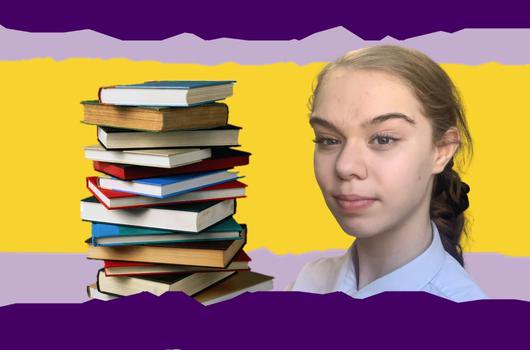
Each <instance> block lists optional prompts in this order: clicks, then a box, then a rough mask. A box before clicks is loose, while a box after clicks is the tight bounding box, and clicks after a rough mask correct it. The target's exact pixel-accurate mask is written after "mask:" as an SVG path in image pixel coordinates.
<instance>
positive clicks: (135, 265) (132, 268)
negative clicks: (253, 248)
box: [103, 249, 251, 276]
mask: <svg viewBox="0 0 530 350" xmlns="http://www.w3.org/2000/svg"><path fill="white" fill-rule="evenodd" d="M250 261H251V259H250V257H249V256H248V255H247V254H246V253H245V251H244V250H243V249H241V250H240V251H239V252H238V253H237V254H236V255H235V256H234V258H233V259H232V261H230V263H229V264H228V265H227V266H226V267H225V268H220V267H205V266H190V265H171V264H153V263H144V262H137V261H117V260H105V261H104V263H103V265H104V270H105V274H106V275H107V276H136V275H154V274H163V273H191V272H208V271H241V270H250V267H249V262H250Z"/></svg>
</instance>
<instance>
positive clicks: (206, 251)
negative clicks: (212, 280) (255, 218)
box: [87, 225, 247, 268]
mask: <svg viewBox="0 0 530 350" xmlns="http://www.w3.org/2000/svg"><path fill="white" fill-rule="evenodd" d="M242 226H243V228H244V229H243V231H242V232H241V237H242V238H243V239H238V240H231V241H213V242H185V243H184V242H182V243H168V244H159V245H130V246H120V247H103V246H97V247H95V246H93V245H91V244H89V246H88V250H87V257H88V258H90V259H98V260H120V261H138V262H148V263H159V264H175V265H194V266H208V267H222V268H225V267H226V266H227V265H228V264H229V263H230V261H231V260H232V258H233V257H234V256H235V255H236V253H237V252H238V251H239V250H240V249H241V248H242V247H243V246H244V245H245V243H246V237H247V235H246V226H245V225H242ZM87 242H90V239H88V240H87Z"/></svg>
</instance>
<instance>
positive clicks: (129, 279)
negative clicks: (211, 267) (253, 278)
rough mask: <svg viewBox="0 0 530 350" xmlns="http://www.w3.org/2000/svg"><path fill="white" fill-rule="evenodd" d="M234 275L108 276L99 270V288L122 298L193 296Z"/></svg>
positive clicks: (212, 273)
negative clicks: (170, 294)
mask: <svg viewBox="0 0 530 350" xmlns="http://www.w3.org/2000/svg"><path fill="white" fill-rule="evenodd" d="M234 273H235V271H211V272H195V273H186V274H182V273H179V274H166V275H153V276H106V275H105V272H104V271H103V270H99V273H98V281H97V286H98V290H99V291H101V292H104V293H111V294H115V295H121V296H126V295H133V294H137V293H141V292H150V293H152V294H154V295H159V296H160V295H162V294H163V293H165V292H170V291H173V292H174V291H179V292H183V293H186V294H188V295H193V294H196V293H198V292H200V291H201V290H203V289H205V288H207V287H209V286H211V285H212V284H214V283H216V282H219V281H221V280H223V279H225V278H227V277H228V276H230V275H233V274H234Z"/></svg>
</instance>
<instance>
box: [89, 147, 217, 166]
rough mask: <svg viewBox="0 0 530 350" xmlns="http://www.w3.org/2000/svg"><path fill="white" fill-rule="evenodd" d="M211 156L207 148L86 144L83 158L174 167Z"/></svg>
mask: <svg viewBox="0 0 530 350" xmlns="http://www.w3.org/2000/svg"><path fill="white" fill-rule="evenodd" d="M211 156H212V152H211V149H209V148H202V149H200V148H169V149H146V150H124V151H111V150H106V149H105V148H104V147H102V146H100V145H93V146H86V147H85V158H86V159H90V160H97V161H101V162H109V163H120V164H132V165H142V166H151V167H156V168H176V167H178V166H181V165H186V164H192V163H197V162H200V161H201V160H203V159H206V158H210V157H211Z"/></svg>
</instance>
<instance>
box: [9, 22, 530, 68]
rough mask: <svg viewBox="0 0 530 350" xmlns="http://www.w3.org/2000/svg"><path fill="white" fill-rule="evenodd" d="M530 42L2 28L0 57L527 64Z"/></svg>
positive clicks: (472, 35)
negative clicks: (386, 53) (122, 34)
mask: <svg viewBox="0 0 530 350" xmlns="http://www.w3.org/2000/svg"><path fill="white" fill-rule="evenodd" d="M529 42H530V29H465V30H461V31H459V32H456V33H445V32H437V33H432V34H428V35H424V36H419V37H416V38H411V39H408V40H404V41H399V40H396V39H394V38H391V37H386V38H384V39H383V40H381V41H365V40H362V39H360V38H359V37H357V36H356V35H355V34H353V33H351V32H349V31H348V30H346V29H345V28H343V27H336V28H333V29H330V30H326V31H323V32H320V33H316V34H313V35H311V36H309V37H306V38H304V39H303V40H290V41H266V40H263V41H246V40H235V39H217V40H203V39H201V38H199V37H197V36H195V35H193V34H181V35H178V36H175V37H173V38H169V39H166V40H163V41H122V40H118V39H114V38H112V37H108V36H106V35H103V34H100V33H97V32H93V31H90V30H82V31H75V32H68V33H27V32H21V31H16V30H10V29H6V28H4V27H2V26H0V60H8V61H12V60H22V59H32V58H36V57H51V58H53V59H55V60H64V59H67V58H72V57H87V58H102V59H109V58H128V59H131V60H135V61H140V60H142V61H143V60H155V61H160V62H175V63H196V64H204V65H215V64H220V63H224V62H237V63H239V64H245V65H258V64H270V63H276V62H295V63H297V64H300V65H304V64H308V63H311V62H325V61H331V60H333V59H335V58H337V57H338V56H340V55H342V54H343V53H344V52H346V51H349V50H352V49H356V48H360V47H365V46H370V45H376V44H382V43H386V44H399V45H403V46H406V47H412V48H416V49H419V50H421V51H423V52H425V53H426V54H427V55H429V56H431V57H432V58H433V59H434V60H436V61H438V62H443V63H461V64H467V65H477V64H481V63H485V62H491V61H496V62H499V63H502V64H512V65H515V64H517V65H520V64H527V63H529V62H530V45H528V44H527V43H529Z"/></svg>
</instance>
